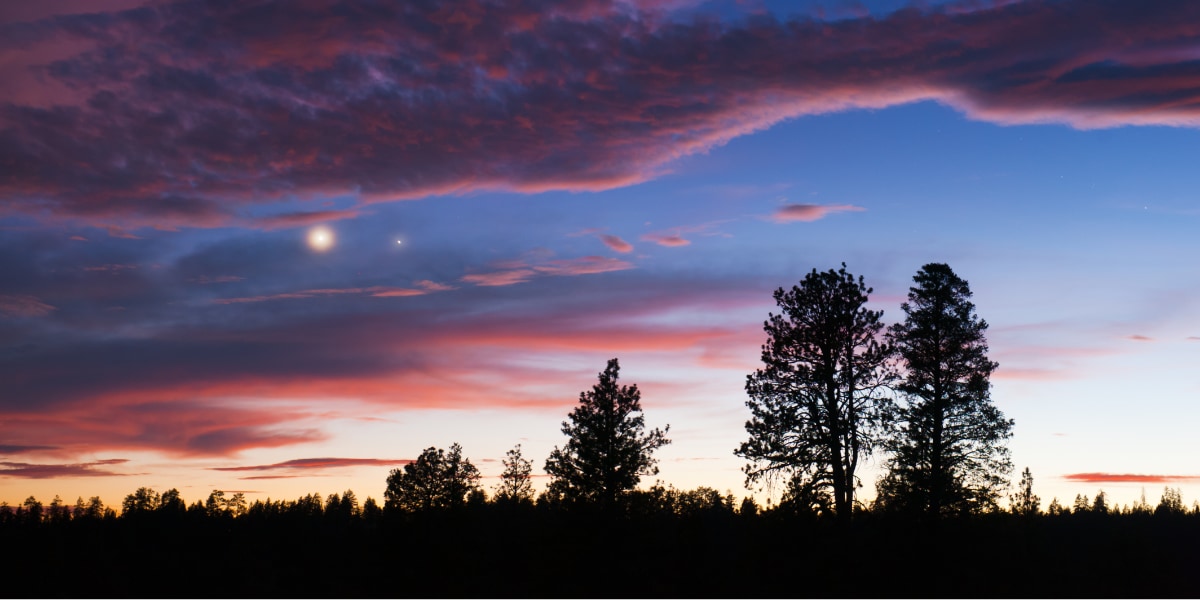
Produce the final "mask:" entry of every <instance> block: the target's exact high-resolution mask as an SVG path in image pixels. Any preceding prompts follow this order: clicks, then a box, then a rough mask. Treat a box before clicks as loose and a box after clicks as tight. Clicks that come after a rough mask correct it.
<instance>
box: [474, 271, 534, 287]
mask: <svg viewBox="0 0 1200 600" xmlns="http://www.w3.org/2000/svg"><path fill="white" fill-rule="evenodd" d="M535 275H537V272H536V271H534V270H533V269H506V270H503V271H492V272H490V273H471V274H468V275H463V276H462V279H460V281H462V282H463V283H473V284H475V285H478V286H484V287H498V286H505V285H514V284H517V283H525V282H526V281H529V280H530V279H533V277H534V276H535Z"/></svg>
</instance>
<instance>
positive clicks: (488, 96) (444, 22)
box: [0, 0, 1200, 238]
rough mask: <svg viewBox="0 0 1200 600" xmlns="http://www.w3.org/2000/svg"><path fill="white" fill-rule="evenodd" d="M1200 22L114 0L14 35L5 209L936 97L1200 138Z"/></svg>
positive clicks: (514, 169)
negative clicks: (110, 5)
mask: <svg viewBox="0 0 1200 600" xmlns="http://www.w3.org/2000/svg"><path fill="white" fill-rule="evenodd" d="M31 14H40V13H36V12H35V13H31ZM330 14H337V15H338V18H337V19H329V18H328V16H329V15H330ZM1198 21H1200V6H1198V5H1196V4H1195V3H1194V2H1188V1H1185V0H1174V1H1163V2H1156V3H1153V4H1152V5H1143V4H1138V5H1133V4H1128V3H1120V2H1091V1H1089V0H1066V1H1052V0H1026V1H1024V2H1005V3H994V4H985V5H970V6H966V5H954V6H952V7H945V6H933V7H928V8H910V9H906V10H901V11H897V12H895V13H892V14H890V15H887V16H883V17H874V16H850V17H848V18H844V19H840V20H836V21H821V20H817V19H812V18H807V17H805V18H798V19H793V20H782V21H781V20H777V19H774V18H771V17H757V16H756V17H747V18H745V19H743V20H740V21H736V22H730V21H725V22H721V21H718V20H715V19H697V20H688V19H677V18H673V16H672V15H670V14H667V13H664V12H663V11H662V10H661V8H656V7H648V6H642V5H638V4H635V3H626V2H606V1H602V0H591V1H585V2H580V3H573V4H570V5H556V6H555V7H554V8H553V9H552V10H550V9H547V7H545V6H543V5H541V4H540V3H538V2H516V3H496V4H481V5H472V6H470V7H462V6H460V5H458V4H456V3H448V2H432V3H425V4H409V3H401V4H388V5H379V4H369V3H360V2H356V1H352V0H325V1H323V2H317V3H315V4H311V5H310V4H306V5H304V6H301V7H298V6H296V5H295V4H293V3H288V2H281V1H280V2H262V3H253V4H228V5H226V4H211V3H204V2H183V1H180V2H165V3H156V4H155V5H154V6H150V7H145V8H141V9H138V10H132V11H111V12H104V5H101V6H100V7H98V8H97V10H96V11H95V12H90V13H89V14H73V15H63V16H58V17H56V18H53V19H51V18H46V19H43V20H37V21H32V22H22V23H14V22H9V23H7V24H3V25H0V27H3V30H2V31H0V33H2V35H0V40H3V41H0V51H3V52H8V53H10V54H11V56H12V57H13V59H12V60H14V61H17V63H14V64H13V65H10V66H11V67H12V68H11V69H9V70H8V71H6V73H9V74H11V75H12V77H13V78H15V79H13V80H12V81H11V82H10V83H12V85H10V86H9V89H12V90H16V91H14V93H13V95H12V97H11V100H10V101H9V102H6V103H5V104H4V106H3V108H2V109H0V163H3V164H5V165H6V166H7V168H6V169H5V171H6V173H8V174H9V176H7V177H5V178H4V179H3V180H2V181H0V195H2V196H3V197H4V198H5V199H6V202H5V203H4V205H3V209H0V210H2V211H3V214H8V215H12V214H24V215H31V216H34V217H36V218H52V219H67V220H76V221H82V222H86V223H89V224H95V225H100V226H106V227H108V228H109V229H108V230H109V233H110V235H113V236H118V237H129V238H134V237H137V236H136V234H134V233H131V232H130V229H131V228H134V227H150V226H166V227H172V226H174V227H178V226H193V227H216V226H224V225H230V224H239V223H242V222H243V221H244V220H245V219H246V215H247V214H249V213H251V212H256V211H257V212H262V211H258V210H257V209H259V208H261V207H263V206H271V205H274V204H276V203H283V202H291V201H293V200H294V199H301V200H305V199H312V198H316V197H318V196H325V197H329V196H334V195H351V196H356V197H357V198H358V199H359V200H360V201H362V202H367V203H369V202H381V201H393V200H402V199H411V198H421V197H428V196H436V195H443V194H457V193H464V192H469V191H473V190H514V191H520V192H538V191H543V190H552V189H557V190H602V189H609V188H613V187H617V186H623V185H629V184H632V183H636V182H641V181H646V180H648V179H651V178H654V177H656V176H657V175H659V174H660V173H662V172H664V171H665V170H667V168H668V164H669V163H670V162H672V161H674V160H677V159H678V158H680V157H683V156H688V155H692V154H696V153H699V152H704V151H706V150H709V149H711V148H713V147H715V146H719V145H722V144H724V143H726V142H728V141H729V140H731V139H733V138H736V137H738V136H742V135H746V134H749V133H752V132H755V131H759V130H762V129H764V128H767V127H770V126H772V125H773V124H775V123H778V122H780V121H783V120H785V119H788V118H793V117H796V116H801V115H812V114H821V113H828V112H834V111H842V110H847V109H854V108H883V107H888V106H895V105H899V104H905V103H910V102H914V101H921V100H929V101H936V102H940V103H943V104H945V105H949V106H952V107H954V108H956V109H958V110H960V111H962V112H964V113H965V114H967V115H968V116H969V117H971V118H974V119H979V120H985V121H990V122H995V123H1005V124H1014V123H1065V124H1068V125H1071V126H1074V127H1079V128H1094V127H1111V126H1120V125H1171V126H1182V127H1197V126H1200V109H1198V108H1197V106H1200V91H1197V89H1196V86H1195V81H1194V80H1195V77H1196V73H1197V66H1196V65H1197V63H1196V60H1195V57H1196V55H1197V54H1196V52H1197V44H1196V41H1195V39H1196V37H1195V26H1194V23H1196V22H1198ZM248 22H253V23H257V24H259V25H260V26H259V27H255V28H252V29H248V28H246V27H244V24H245V23H248ZM198 24H203V28H204V29H203V31H204V34H203V35H199V34H196V35H190V34H189V35H185V33H187V32H195V31H197V28H198V27H200V25H198ZM564 40H567V41H564ZM331 141H335V142H333V143H331ZM396 165H404V166H405V168H402V169H399V168H396ZM818 213H820V211H819V210H818V209H813V208H808V209H793V211H792V212H791V213H785V215H784V216H785V217H786V218H789V219H793V220H807V219H811V218H814V217H815V216H816V215H817V214H818ZM821 214H827V212H826V213H821ZM317 216H318V215H317V214H316V213H309V214H304V213H296V214H293V215H291V216H288V215H284V216H280V217H275V218H274V219H275V221H271V219H272V218H271V217H267V218H266V219H267V220H265V221H262V222H261V224H262V225H265V226H270V227H274V226H287V225H288V224H289V223H291V224H295V223H301V222H307V221H308V220H310V219H312V218H316V217H317ZM325 216H330V217H336V216H339V215H325Z"/></svg>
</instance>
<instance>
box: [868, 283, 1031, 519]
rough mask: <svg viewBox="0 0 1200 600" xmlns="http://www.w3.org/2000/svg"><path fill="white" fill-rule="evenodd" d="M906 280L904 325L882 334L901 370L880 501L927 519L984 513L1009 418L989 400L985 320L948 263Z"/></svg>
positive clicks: (995, 492) (999, 484)
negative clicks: (894, 425)
mask: <svg viewBox="0 0 1200 600" xmlns="http://www.w3.org/2000/svg"><path fill="white" fill-rule="evenodd" d="M913 281H914V282H916V286H915V287H912V288H909V292H908V301H907V302H905V303H904V304H902V305H901V308H902V309H903V310H904V313H905V319H904V321H903V322H902V323H897V324H896V325H894V326H892V328H891V329H890V330H889V331H888V337H889V338H890V339H891V340H892V342H893V343H894V344H895V346H896V350H897V352H898V354H899V356H900V360H901V366H902V367H903V369H904V373H903V380H902V381H901V383H900V385H899V386H898V387H899V390H900V392H901V395H902V401H901V402H900V403H899V404H898V405H897V406H896V409H895V411H894V414H893V415H892V416H893V418H894V419H895V421H896V422H897V424H898V425H899V427H900V428H899V431H897V432H896V434H895V435H894V436H892V437H890V438H889V439H888V441H887V443H886V447H887V449H888V450H889V451H890V453H891V458H890V462H889V465H888V473H887V475H886V476H885V477H884V478H883V479H881V480H880V483H879V497H880V499H881V500H882V501H883V504H884V505H885V506H891V507H901V508H908V509H915V510H919V511H921V512H924V513H926V514H927V515H930V516H932V517H934V518H937V517H939V516H941V515H943V514H947V513H969V512H977V511H979V510H982V509H986V508H993V507H995V504H996V499H997V497H998V496H999V495H1000V492H1001V490H1003V489H1004V488H1005V487H1007V485H1008V479H1007V476H1008V474H1009V473H1010V472H1011V471H1012V462H1011V461H1010V460H1009V453H1008V448H1007V447H1006V446H1005V443H1006V442H1007V440H1008V439H1009V438H1010V437H1012V425H1013V422H1012V421H1011V420H1008V419H1005V418H1004V415H1003V413H1001V412H1000V410H999V409H997V408H996V406H995V405H994V404H993V403H992V401H991V396H990V393H989V390H990V388H991V383H990V381H989V378H990V377H991V374H992V371H994V370H995V369H996V367H997V364H996V363H994V362H992V361H990V360H988V358H987V350H988V346H987V339H986V338H985V337H984V332H985V331H986V330H987V322H986V321H983V320H982V319H980V318H979V317H978V316H976V314H975V305H974V304H972V303H971V302H970V300H969V298H970V297H971V290H970V288H969V287H968V286H967V282H966V281H965V280H963V279H961V278H959V277H958V276H957V275H955V274H954V271H952V270H951V269H950V267H949V266H948V265H945V264H941V263H931V264H927V265H925V266H924V267H922V268H921V270H920V271H918V272H917V274H916V276H914V277H913Z"/></svg>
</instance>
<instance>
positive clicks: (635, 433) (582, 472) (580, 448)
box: [546, 358, 671, 507]
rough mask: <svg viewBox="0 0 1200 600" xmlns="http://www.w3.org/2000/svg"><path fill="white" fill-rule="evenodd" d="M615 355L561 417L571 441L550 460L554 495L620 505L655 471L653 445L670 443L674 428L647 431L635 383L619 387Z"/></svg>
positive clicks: (574, 500) (564, 432)
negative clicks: (667, 434) (619, 503)
mask: <svg viewBox="0 0 1200 600" xmlns="http://www.w3.org/2000/svg"><path fill="white" fill-rule="evenodd" d="M619 371H620V366H619V365H618V364H617V359H615V358H614V359H612V360H610V361H608V366H607V367H606V368H605V369H604V372H602V373H600V376H599V377H600V381H599V383H597V384H596V385H594V386H592V389H591V391H587V392H583V393H580V394H579V406H576V407H575V409H574V410H572V411H571V414H570V415H569V416H570V421H569V422H568V421H563V424H562V432H563V434H565V435H566V436H567V444H566V446H565V447H563V448H562V449H559V448H558V447H555V448H554V450H553V451H551V452H550V457H549V458H548V459H547V460H546V473H548V474H549V475H550V477H551V480H550V485H549V490H548V492H549V496H550V497H561V498H563V499H564V500H566V501H568V502H590V503H596V504H599V505H601V506H603V507H612V506H615V505H616V504H617V502H618V501H619V500H620V498H621V496H622V494H623V493H625V492H626V491H627V490H631V489H633V488H634V487H636V486H637V484H638V482H639V481H640V480H641V477H642V476H643V475H657V474H658V467H657V466H656V461H655V460H654V458H653V457H652V454H653V452H654V451H655V450H657V449H659V448H661V447H663V446H665V445H667V444H669V443H671V440H669V439H667V436H666V433H667V431H669V430H670V429H671V426H670V425H668V426H667V427H666V428H665V429H663V430H659V429H654V430H652V431H649V432H647V431H645V429H646V426H645V418H644V417H643V415H642V407H641V393H640V392H639V391H638V389H637V385H628V386H619V385H617V377H618V373H619Z"/></svg>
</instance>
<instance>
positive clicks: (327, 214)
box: [250, 210, 362, 229]
mask: <svg viewBox="0 0 1200 600" xmlns="http://www.w3.org/2000/svg"><path fill="white" fill-rule="evenodd" d="M361 214H362V213H360V212H359V211H357V210H318V211H312V212H293V213H286V214H281V215H272V216H269V217H257V218H254V219H251V220H250V223H252V224H253V225H254V226H256V227H260V228H262V229H287V228H291V227H303V226H305V225H316V224H319V223H328V222H330V221H340V220H343V219H353V218H355V217H358V216H359V215H361Z"/></svg>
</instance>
